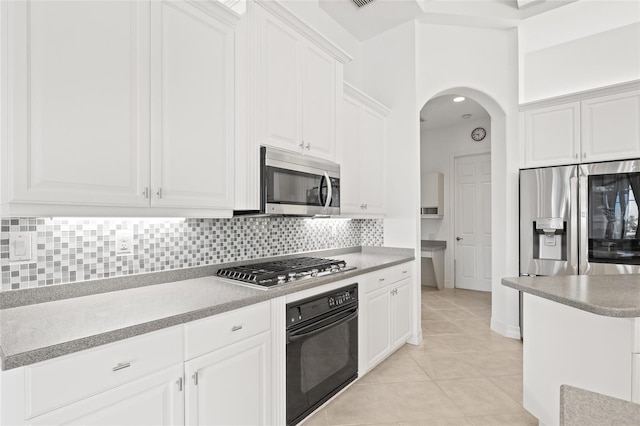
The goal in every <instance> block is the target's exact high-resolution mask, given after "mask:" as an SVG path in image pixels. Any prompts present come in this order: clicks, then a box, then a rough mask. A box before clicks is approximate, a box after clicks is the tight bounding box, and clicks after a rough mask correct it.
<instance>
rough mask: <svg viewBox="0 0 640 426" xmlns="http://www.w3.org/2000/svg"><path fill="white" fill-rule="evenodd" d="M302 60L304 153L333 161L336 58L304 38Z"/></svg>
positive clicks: (334, 147) (334, 155)
mask: <svg viewBox="0 0 640 426" xmlns="http://www.w3.org/2000/svg"><path fill="white" fill-rule="evenodd" d="M303 64H304V66H303V69H302V83H303V86H302V95H303V105H302V142H303V145H304V153H305V154H309V155H313V156H314V157H319V158H324V159H326V160H331V161H334V160H335V158H336V152H335V149H336V100H337V97H336V60H335V59H334V58H332V57H331V56H330V55H328V54H327V53H325V52H324V51H322V50H321V49H320V48H319V47H317V46H315V45H314V44H313V43H310V42H307V43H305V49H304V55H303ZM341 83H342V82H341ZM341 87H342V86H341Z"/></svg>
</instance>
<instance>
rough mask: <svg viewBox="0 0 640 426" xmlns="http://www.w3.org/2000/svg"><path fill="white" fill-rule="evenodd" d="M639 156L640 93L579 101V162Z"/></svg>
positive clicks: (639, 91)
mask: <svg viewBox="0 0 640 426" xmlns="http://www.w3.org/2000/svg"><path fill="white" fill-rule="evenodd" d="M637 157H640V90H635V91H632V92H628V93H619V94H615V95H610V96H603V97H599V98H595V99H588V100H584V101H582V161H583V162H590V161H607V160H618V159H624V158H637Z"/></svg>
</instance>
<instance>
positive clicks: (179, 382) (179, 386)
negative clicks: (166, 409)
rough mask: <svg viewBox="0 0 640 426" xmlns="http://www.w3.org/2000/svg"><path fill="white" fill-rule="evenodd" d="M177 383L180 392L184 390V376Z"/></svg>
mask: <svg viewBox="0 0 640 426" xmlns="http://www.w3.org/2000/svg"><path fill="white" fill-rule="evenodd" d="M176 383H177V384H178V392H182V377H180V378H179V379H178V381H177V382H176Z"/></svg>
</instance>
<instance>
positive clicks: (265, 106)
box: [257, 9, 304, 151]
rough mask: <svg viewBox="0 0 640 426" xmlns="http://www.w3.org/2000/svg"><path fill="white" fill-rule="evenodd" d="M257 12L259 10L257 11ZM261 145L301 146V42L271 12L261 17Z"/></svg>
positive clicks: (297, 36) (297, 148) (297, 147)
mask: <svg viewBox="0 0 640 426" xmlns="http://www.w3.org/2000/svg"><path fill="white" fill-rule="evenodd" d="M257 10H259V9H257ZM260 16H261V17H262V20H261V22H260V26H261V28H260V30H261V31H260V32H261V33H262V37H260V39H261V48H260V49H258V52H259V53H258V54H259V55H260V56H259V58H258V61H259V64H260V65H261V69H260V82H261V84H260V87H259V91H260V98H261V100H262V102H261V107H262V108H261V109H262V110H261V111H260V118H261V120H260V124H261V126H260V128H261V132H260V133H261V135H260V139H261V143H263V144H267V145H271V146H275V147H278V148H283V149H289V150H292V151H296V150H297V151H300V150H301V147H302V78H301V75H300V66H301V65H302V55H303V48H302V44H303V43H304V40H303V39H302V37H301V36H300V35H299V34H298V33H297V32H296V31H295V30H293V29H292V28H291V27H289V26H288V25H287V24H286V23H284V22H282V21H280V20H279V19H278V18H277V17H275V16H273V15H271V14H270V13H267V12H263V13H262V14H261V15H260Z"/></svg>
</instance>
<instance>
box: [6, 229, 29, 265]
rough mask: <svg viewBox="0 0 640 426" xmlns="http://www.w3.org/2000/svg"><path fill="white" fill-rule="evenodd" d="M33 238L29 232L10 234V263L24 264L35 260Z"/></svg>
mask: <svg viewBox="0 0 640 426" xmlns="http://www.w3.org/2000/svg"><path fill="white" fill-rule="evenodd" d="M33 237H34V236H33V235H32V233H29V232H10V233H9V262H23V261H27V260H31V259H32V258H33V256H32V253H33V252H34V250H33V243H34V242H35V238H33Z"/></svg>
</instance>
